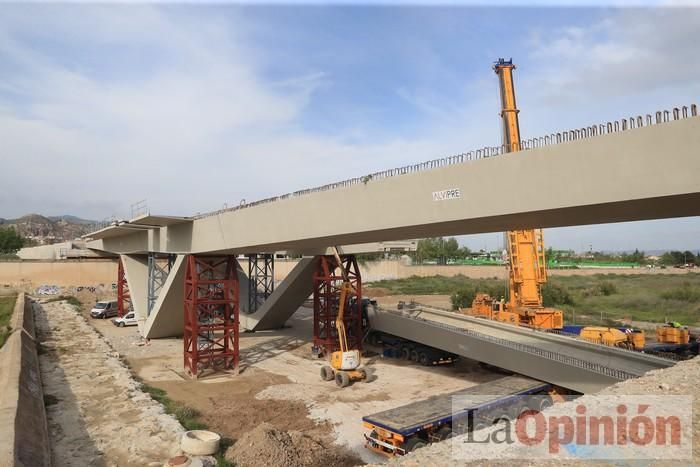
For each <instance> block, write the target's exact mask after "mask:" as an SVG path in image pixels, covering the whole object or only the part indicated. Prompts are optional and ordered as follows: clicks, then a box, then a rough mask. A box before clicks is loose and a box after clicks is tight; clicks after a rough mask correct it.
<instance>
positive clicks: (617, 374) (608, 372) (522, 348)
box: [382, 309, 640, 381]
mask: <svg viewBox="0 0 700 467" xmlns="http://www.w3.org/2000/svg"><path fill="white" fill-rule="evenodd" d="M382 311H384V312H389V313H392V314H394V315H399V316H402V317H404V318H409V319H413V320H416V321H421V322H423V323H426V324H428V325H430V326H436V327H439V328H443V329H447V330H449V331H452V332H456V333H461V334H465V335H468V336H469V337H472V338H474V339H478V340H482V341H486V342H489V343H491V344H496V345H499V346H501V347H505V348H507V349H510V350H516V351H518V352H524V353H528V354H531V355H536V356H538V357H541V358H545V359H547V360H552V361H556V362H559V363H563V364H565V365H571V366H574V367H576V368H581V369H584V370H588V371H591V372H594V373H598V374H601V375H605V376H609V377H611V378H615V379H617V380H620V381H622V380H626V379H630V378H636V377H638V376H640V375H637V374H634V373H629V372H627V371H624V370H620V369H618V368H611V367H608V366H605V365H601V364H600V363H597V362H589V361H587V360H582V359H580V358H576V357H571V356H568V355H562V354H560V353H558V352H554V351H551V350H546V349H542V348H539V347H535V346H532V345H528V344H522V343H520V342H514V341H509V340H507V339H502V338H500V337H495V336H489V335H487V334H483V333H480V332H477V331H473V330H471V329H464V328H458V327H456V326H451V325H449V324H444V323H438V322H435V321H432V320H428V319H425V318H420V317H417V316H412V315H411V314H410V313H404V312H400V311H394V310H385V309H382Z"/></svg>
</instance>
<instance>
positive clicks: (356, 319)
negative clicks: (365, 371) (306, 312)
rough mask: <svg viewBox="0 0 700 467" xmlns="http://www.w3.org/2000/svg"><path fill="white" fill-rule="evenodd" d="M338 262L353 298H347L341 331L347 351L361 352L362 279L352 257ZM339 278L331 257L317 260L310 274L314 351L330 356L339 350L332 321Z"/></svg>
mask: <svg viewBox="0 0 700 467" xmlns="http://www.w3.org/2000/svg"><path fill="white" fill-rule="evenodd" d="M340 259H341V261H342V263H343V266H344V267H345V271H346V273H347V276H348V280H349V281H350V284H351V285H352V287H353V289H354V290H355V291H356V294H353V295H351V296H348V297H347V303H346V304H345V310H346V311H345V319H344V321H345V329H346V332H347V338H348V348H349V349H358V350H360V349H362V278H361V277H360V269H359V267H358V266H357V260H356V259H355V256H354V255H343V256H341V258H340ZM342 284H343V274H342V271H341V269H340V267H339V265H338V263H337V260H336V259H335V257H334V256H321V257H320V258H319V262H318V265H317V267H316V272H314V350H315V352H316V353H317V354H319V355H330V354H331V353H332V352H335V351H336V350H339V348H340V346H339V343H338V331H337V330H336V328H335V319H336V316H338V306H339V304H340V287H341V285H342Z"/></svg>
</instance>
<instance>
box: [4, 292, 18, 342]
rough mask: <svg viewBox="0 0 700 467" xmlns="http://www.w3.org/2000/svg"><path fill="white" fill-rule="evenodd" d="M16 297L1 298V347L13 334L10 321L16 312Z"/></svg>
mask: <svg viewBox="0 0 700 467" xmlns="http://www.w3.org/2000/svg"><path fill="white" fill-rule="evenodd" d="M16 301H17V297H16V296H10V297H0V347H2V346H3V345H5V342H6V341H7V338H8V337H9V336H10V333H11V332H12V327H11V326H10V320H11V319H12V312H13V311H14V310H15V302H16Z"/></svg>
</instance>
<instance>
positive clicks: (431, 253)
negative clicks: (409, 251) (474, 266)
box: [416, 237, 471, 264]
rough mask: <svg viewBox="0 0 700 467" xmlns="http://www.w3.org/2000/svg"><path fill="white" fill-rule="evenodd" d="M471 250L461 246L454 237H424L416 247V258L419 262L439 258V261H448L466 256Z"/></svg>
mask: <svg viewBox="0 0 700 467" xmlns="http://www.w3.org/2000/svg"><path fill="white" fill-rule="evenodd" d="M470 253H471V251H470V250H469V248H467V247H461V248H460V246H459V243H458V242H457V239H456V238H454V237H449V238H444V237H435V238H424V239H422V240H418V245H417V247H416V260H417V261H418V262H419V263H422V262H424V261H433V260H437V261H438V262H439V263H443V264H444V263H446V262H447V259H450V258H452V259H454V258H465V257H467V256H469V254H470Z"/></svg>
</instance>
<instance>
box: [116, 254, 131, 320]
mask: <svg viewBox="0 0 700 467" xmlns="http://www.w3.org/2000/svg"><path fill="white" fill-rule="evenodd" d="M130 310H131V294H130V293H129V283H128V282H127V281H126V274H125V273H124V263H123V262H122V259H121V257H120V258H119V267H118V268H117V315H119V317H120V318H121V317H122V316H124V315H125V314H127V313H128V312H129V311H130Z"/></svg>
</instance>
